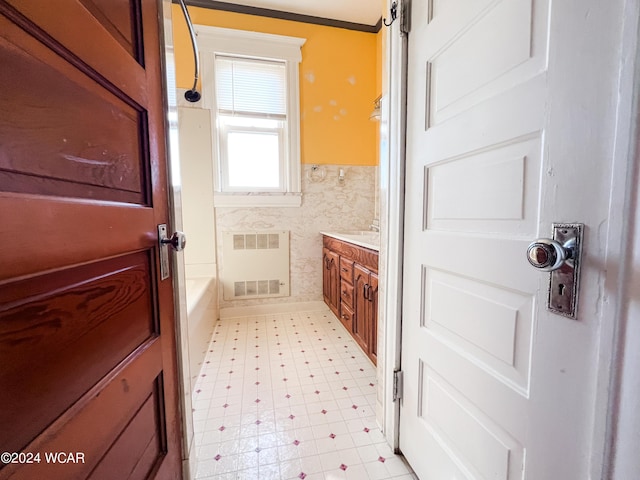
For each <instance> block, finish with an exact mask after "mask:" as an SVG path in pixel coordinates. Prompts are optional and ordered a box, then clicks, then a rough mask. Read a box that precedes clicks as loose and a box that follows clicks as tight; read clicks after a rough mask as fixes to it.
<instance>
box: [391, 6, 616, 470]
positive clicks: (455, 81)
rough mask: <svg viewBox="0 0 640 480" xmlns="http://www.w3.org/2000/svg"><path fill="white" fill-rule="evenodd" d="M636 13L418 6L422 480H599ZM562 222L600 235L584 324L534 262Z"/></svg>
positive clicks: (409, 265) (414, 420) (415, 273)
mask: <svg viewBox="0 0 640 480" xmlns="http://www.w3.org/2000/svg"><path fill="white" fill-rule="evenodd" d="M622 3H623V2H622V1H618V0H614V1H612V2H598V1H595V0H563V1H557V2H551V0H447V1H444V0H414V1H413V2H412V14H411V15H412V21H411V33H410V34H409V56H408V58H409V64H408V113H407V167H406V168H407V184H406V217H405V225H406V227H405V228H406V229H405V257H404V299H403V327H402V328H403V331H402V369H403V372H404V379H405V385H404V395H403V399H402V404H401V413H400V449H401V450H402V452H403V453H404V455H405V456H406V458H407V459H408V460H409V462H410V464H411V465H412V466H413V468H414V469H415V471H416V473H417V474H418V476H419V478H420V479H421V480H453V479H456V480H461V479H477V480H481V479H482V480H489V479H491V480H494V479H495V480H507V479H508V480H515V479H528V480H560V479H562V480H584V479H587V478H599V475H598V474H597V469H598V466H597V464H598V462H597V461H596V462H592V456H593V455H596V453H597V451H598V448H600V446H599V444H598V441H597V440H596V441H594V439H596V438H597V436H596V435H594V431H595V430H596V429H597V424H598V422H599V421H600V420H599V418H598V415H597V414H596V411H597V409H596V401H597V398H596V392H597V374H598V368H599V367H600V365H599V364H598V347H599V341H600V336H599V335H600V332H599V327H600V321H601V318H600V311H601V310H600V309H599V307H600V305H601V304H600V302H601V301H602V295H603V291H602V285H601V284H602V280H601V274H602V262H601V261H600V259H601V258H602V256H603V255H604V252H605V248H606V245H604V242H605V237H606V235H604V234H603V231H601V229H602V228H604V227H603V226H604V225H606V222H607V218H608V216H609V214H610V213H609V212H610V210H609V209H610V206H609V204H608V199H609V189H610V188H611V187H610V186H611V181H612V177H611V168H612V158H613V153H612V152H613V138H614V135H615V119H616V102H617V98H616V92H617V89H616V84H617V83H616V82H617V72H618V67H619V62H620V59H619V48H618V43H619V38H618V37H619V32H620V23H621V21H622V15H621V10H622V6H621V4H622ZM554 222H560V223H567V222H580V223H584V224H585V245H586V250H585V251H584V262H583V266H582V285H581V291H580V294H581V298H580V303H579V307H578V315H577V319H569V318H566V317H563V316H559V315H555V314H552V313H550V312H548V311H547V309H546V298H547V286H548V280H549V276H548V274H546V273H543V272H540V271H536V270H535V269H534V268H533V267H531V266H530V265H529V264H528V263H527V260H526V255H525V254H526V249H527V246H528V244H529V243H530V242H532V241H533V240H534V239H536V238H538V237H549V236H551V225H552V223H554ZM594 465H595V466H594Z"/></svg>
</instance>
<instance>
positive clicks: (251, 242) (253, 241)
mask: <svg viewBox="0 0 640 480" xmlns="http://www.w3.org/2000/svg"><path fill="white" fill-rule="evenodd" d="M221 263H222V284H223V292H224V299H225V300H239V299H251V298H265V297H286V296H289V294H290V286H289V232H288V231H277V232H225V233H223V234H222V262H221Z"/></svg>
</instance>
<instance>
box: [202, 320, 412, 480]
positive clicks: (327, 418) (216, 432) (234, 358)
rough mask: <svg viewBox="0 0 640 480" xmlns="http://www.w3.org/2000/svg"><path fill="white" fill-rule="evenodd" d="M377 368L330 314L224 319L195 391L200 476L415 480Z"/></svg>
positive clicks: (222, 479) (216, 330)
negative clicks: (381, 421)
mask: <svg viewBox="0 0 640 480" xmlns="http://www.w3.org/2000/svg"><path fill="white" fill-rule="evenodd" d="M375 381H376V379H375V369H374V367H373V365H372V364H371V362H370V361H369V360H368V359H367V358H366V357H365V356H364V354H363V353H362V351H361V350H360V349H359V347H358V346H357V345H356V343H355V342H354V341H353V340H352V339H351V337H350V336H349V334H348V333H347V331H346V330H345V329H344V327H343V326H342V324H340V322H339V321H338V320H337V319H336V318H335V316H334V315H333V314H332V313H331V312H330V311H329V310H328V309H324V310H319V311H312V312H297V313H286V314H268V315H257V316H251V317H238V318H228V319H224V320H218V321H217V322H216V323H215V327H214V331H213V338H212V340H211V343H210V347H209V351H208V353H207V356H206V359H205V364H204V365H203V368H202V371H201V376H200V378H199V379H198V381H197V383H196V388H195V393H194V422H195V432H196V448H197V455H198V463H197V469H196V478H197V479H198V480H200V479H210V480H213V479H217V480H231V479H250V480H271V479H274V480H276V479H277V480H288V479H292V480H299V479H306V480H338V479H347V480H382V479H402V480H410V479H414V478H415V477H414V476H413V475H412V474H411V473H410V472H411V470H410V469H409V468H408V467H407V466H406V465H405V463H404V462H403V460H402V458H401V457H399V456H397V455H394V454H393V452H392V450H391V448H390V447H389V446H388V445H387V443H386V442H385V440H384V438H383V436H382V433H381V432H380V429H379V428H378V426H377V424H376V421H375V395H376V393H375V392H376V385H375Z"/></svg>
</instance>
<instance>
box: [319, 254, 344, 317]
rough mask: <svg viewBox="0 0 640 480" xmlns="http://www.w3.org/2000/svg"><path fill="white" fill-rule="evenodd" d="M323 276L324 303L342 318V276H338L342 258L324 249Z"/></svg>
mask: <svg viewBox="0 0 640 480" xmlns="http://www.w3.org/2000/svg"><path fill="white" fill-rule="evenodd" d="M322 261H323V267H324V268H323V270H322V272H323V274H322V293H323V296H324V303H326V304H327V305H328V306H329V308H330V309H331V311H332V312H333V313H334V314H335V315H336V316H338V317H339V316H340V276H339V275H338V264H339V262H340V257H339V255H338V254H337V253H335V252H332V251H331V250H329V249H328V248H323V249H322Z"/></svg>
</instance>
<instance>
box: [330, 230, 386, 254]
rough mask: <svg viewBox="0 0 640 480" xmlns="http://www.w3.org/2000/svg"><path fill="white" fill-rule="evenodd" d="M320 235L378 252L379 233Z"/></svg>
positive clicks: (345, 231) (344, 231)
mask: <svg viewBox="0 0 640 480" xmlns="http://www.w3.org/2000/svg"><path fill="white" fill-rule="evenodd" d="M320 233H321V234H323V235H328V236H330V237H334V238H337V239H339V240H343V241H346V242H350V243H354V244H356V245H360V246H363V247H366V248H371V249H373V250H378V247H379V245H380V232H374V231H372V230H341V231H338V232H320Z"/></svg>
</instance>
